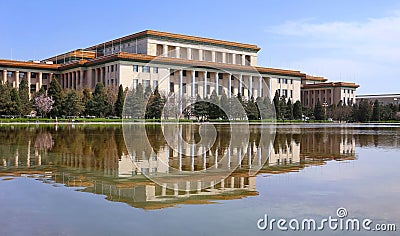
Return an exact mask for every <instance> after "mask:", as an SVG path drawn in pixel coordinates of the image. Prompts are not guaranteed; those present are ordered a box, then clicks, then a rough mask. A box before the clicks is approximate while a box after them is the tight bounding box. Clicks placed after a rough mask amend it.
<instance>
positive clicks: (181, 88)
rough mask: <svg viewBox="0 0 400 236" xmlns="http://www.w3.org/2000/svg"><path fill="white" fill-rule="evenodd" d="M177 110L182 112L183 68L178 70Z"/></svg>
mask: <svg viewBox="0 0 400 236" xmlns="http://www.w3.org/2000/svg"><path fill="white" fill-rule="evenodd" d="M178 79H179V112H180V113H182V97H183V96H182V92H183V91H182V90H183V86H182V85H183V83H182V82H183V70H182V69H181V70H179V78H178Z"/></svg>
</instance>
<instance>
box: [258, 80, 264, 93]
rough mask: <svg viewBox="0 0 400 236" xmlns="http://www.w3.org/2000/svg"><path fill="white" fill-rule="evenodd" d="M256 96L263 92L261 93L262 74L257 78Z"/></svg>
mask: <svg viewBox="0 0 400 236" xmlns="http://www.w3.org/2000/svg"><path fill="white" fill-rule="evenodd" d="M258 96H259V97H262V96H263V93H262V76H260V78H258Z"/></svg>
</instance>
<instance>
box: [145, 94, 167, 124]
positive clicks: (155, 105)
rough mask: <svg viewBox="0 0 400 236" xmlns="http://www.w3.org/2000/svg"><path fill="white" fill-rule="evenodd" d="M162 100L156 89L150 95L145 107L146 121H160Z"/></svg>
mask: <svg viewBox="0 0 400 236" xmlns="http://www.w3.org/2000/svg"><path fill="white" fill-rule="evenodd" d="M163 107H164V100H163V99H162V98H161V95H160V93H159V92H158V88H156V89H155V90H154V92H153V94H151V95H150V97H149V100H148V103H147V106H146V115H145V117H146V119H161V113H162V109H163Z"/></svg>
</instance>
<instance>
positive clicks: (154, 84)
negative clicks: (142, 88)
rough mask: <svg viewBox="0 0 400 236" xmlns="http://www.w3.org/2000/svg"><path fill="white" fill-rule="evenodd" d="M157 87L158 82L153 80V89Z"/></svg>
mask: <svg viewBox="0 0 400 236" xmlns="http://www.w3.org/2000/svg"><path fill="white" fill-rule="evenodd" d="M157 87H158V80H153V88H154V89H156V88H157Z"/></svg>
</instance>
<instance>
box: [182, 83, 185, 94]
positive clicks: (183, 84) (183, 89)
mask: <svg viewBox="0 0 400 236" xmlns="http://www.w3.org/2000/svg"><path fill="white" fill-rule="evenodd" d="M182 93H186V83H182Z"/></svg>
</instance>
